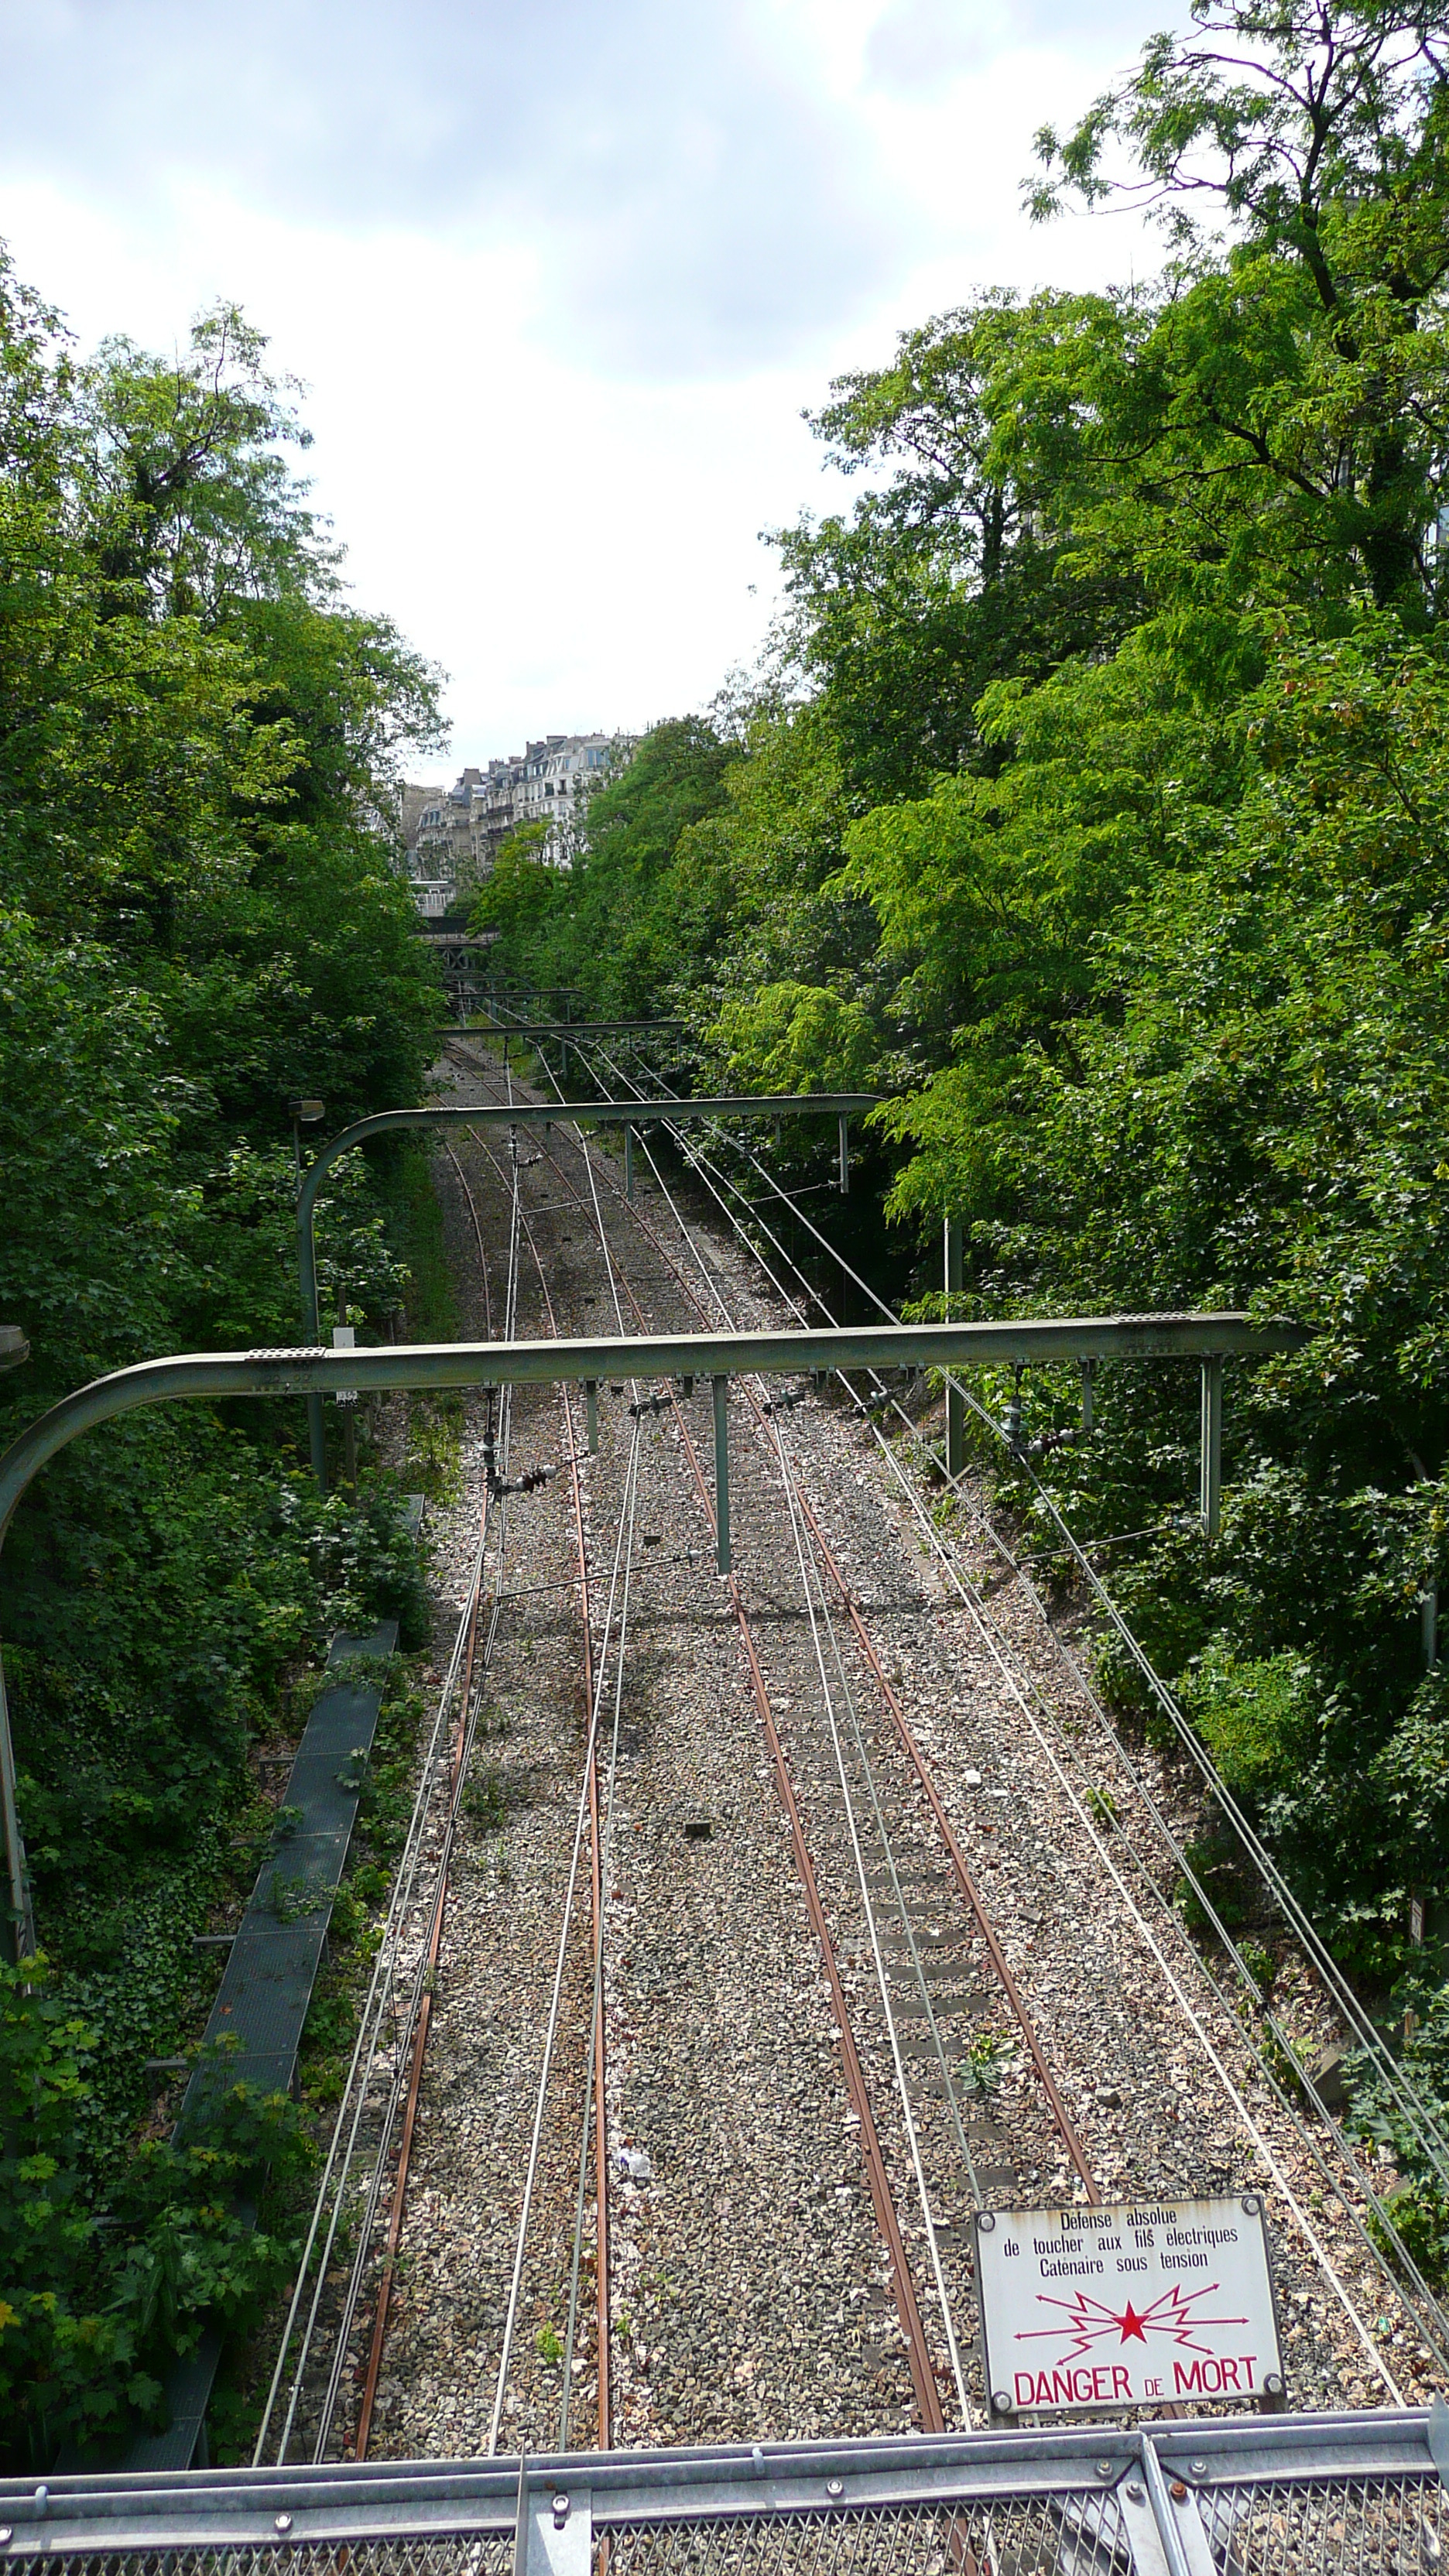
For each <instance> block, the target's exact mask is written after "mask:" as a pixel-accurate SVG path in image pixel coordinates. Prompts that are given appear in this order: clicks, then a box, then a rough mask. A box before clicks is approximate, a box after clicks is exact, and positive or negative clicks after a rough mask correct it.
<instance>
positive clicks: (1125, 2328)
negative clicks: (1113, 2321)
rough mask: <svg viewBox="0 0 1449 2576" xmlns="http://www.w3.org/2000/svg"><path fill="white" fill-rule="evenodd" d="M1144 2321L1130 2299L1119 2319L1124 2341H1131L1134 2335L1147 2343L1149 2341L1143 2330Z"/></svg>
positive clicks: (1140, 2341) (1141, 2341) (1139, 2340)
mask: <svg viewBox="0 0 1449 2576" xmlns="http://www.w3.org/2000/svg"><path fill="white" fill-rule="evenodd" d="M1142 2322H1143V2321H1142V2319H1141V2317H1139V2315H1138V2314H1137V2311H1136V2309H1135V2308H1134V2307H1133V2305H1132V2302H1131V2300H1130V2299H1129V2300H1128V2302H1127V2305H1126V2307H1125V2308H1124V2309H1123V2311H1122V2314H1121V2315H1120V2317H1119V2318H1118V2319H1117V2323H1118V2325H1119V2326H1120V2327H1121V2329H1122V2341H1123V2342H1124V2343H1130V2342H1131V2340H1132V2338H1133V2336H1134V2335H1135V2336H1136V2338H1137V2340H1138V2342H1139V2343H1145V2342H1146V2341H1147V2337H1146V2335H1145V2334H1144V2333H1143V2331H1142Z"/></svg>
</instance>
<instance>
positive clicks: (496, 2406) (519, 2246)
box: [486, 1422, 642, 2459]
mask: <svg viewBox="0 0 1449 2576" xmlns="http://www.w3.org/2000/svg"><path fill="white" fill-rule="evenodd" d="M641 1430H642V1426H641V1425H640V1423H638V1422H636V1423H635V1425H634V1434H633V1439H632V1441H631V1443H630V1450H629V1464H628V1468H627V1471H626V1479H625V1494H624V1507H623V1509H622V1510H621V1512H620V1515H619V1535H618V1540H617V1543H616V1546H615V1550H614V1566H613V1572H612V1574H611V1576H610V1582H609V1597H608V1605H607V1609H606V1612H605V1618H604V1634H603V1641H602V1646H601V1651H600V1655H599V1668H598V1679H597V1682H596V1684H595V1691H594V1705H593V1708H592V1710H591V1711H590V1716H589V1741H588V1746H587V1750H586V1755H585V1762H584V1778H583V1784H582V1787H581V1788H580V1791H579V1800H578V1810H577V1817H576V1821H575V1826H574V1841H573V1853H572V1857H571V1859H570V1863H569V1876H568V1886H567V1889H566V1892H565V1896H564V1905H563V1916H562V1921H561V1924H560V1928H559V1942H558V1953H557V1961H556V1965H555V1968H554V1980H553V1992H552V1995H551V1997H550V2001H549V2012H548V2023H547V2027H546V2030H545V2034H544V2044H543V2056H542V2062H541V2065H540V2068H539V2078H538V2090H537V2095H536V2098H535V2105H534V2117H533V2130H532V2135H531V2137H530V2139H529V2148H528V2167H527V2172H526V2175H525V2178H524V2186H523V2206H522V2210H521V2212H520V2215H519V2221H518V2232H517V2237H516V2240H515V2245H514V2257H513V2275H512V2279H511V2281H510V2284H509V2291H508V2305H507V2310H506V2313H505V2317H504V2326H503V2338H502V2344H501V2347H500V2351H499V2358H498V2379H497V2385H496V2388H495V2391H494V2398H493V2412H492V2415H491V2418H490V2421H489V2426H488V2443H487V2454H486V2455H487V2457H488V2458H489V2459H492V2458H493V2456H494V2454H495V2453H496V2451H497V2448H498V2435H499V2431H500V2429H501V2426H502V2421H503V2406H504V2399H505V2396H506V2393H507V2387H508V2369H509V2363H510V2360H511V2357H512V2351H513V2338H514V2333H515V2330H516V2327H517V2321H518V2301H519V2294H520V2290H521V2287H522V2282H523V2262H524V2253H525V2250H526V2245H527V2238H528V2223H529V2219H530V2216H531V2215H532V2209H533V2192H534V2185H535V2182H536V2180H537V2176H538V2159H539V2149H540V2146H541V2143H542V2138H543V2121H544V2112H545V2109H546V2107H547V2102H548V2087H549V2078H550V2075H551V2073H552V2069H553V2051H554V2044H555V2041H556V2039H557V2036H558V2026H559V2014H560V2009H561V2005H562V2000H563V1984H564V1969H565V1966H566V1964H567V1960H568V1945H569V1935H570V1932H571V1930H572V1928H573V1909H574V1900H575V1895H576V1892H577V1887H578V1876H579V1864H580V1859H581V1856H582V1852H583V1846H584V1827H585V1824H586V1823H587V1821H588V1813H589V1770H590V1765H591V1762H592V1759H593V1755H594V1748H595V1746H596V1744H597V1741H598V1733H599V1715H600V1709H601V1705H602V1699H603V1690H604V1682H605V1677H606V1673H607V1667H608V1648H609V1638H610V1634H611V1631H612V1629H613V1618H614V1604H615V1599H616V1597H617V1598H618V1600H619V1625H618V1632H617V1637H616V1639H615V1651H616V1659H617V1668H618V1683H617V1688H618V1689H620V1690H622V1686H623V1659H624V1645H625V1638H626V1634H627V1630H628V1620H629V1582H630V1565H631V1560H632V1556H633V1532H634V1510H635V1504H636V1500H637V1493H638V1471H639V1444H640V1438H641ZM621 1568H622V1573H621Z"/></svg>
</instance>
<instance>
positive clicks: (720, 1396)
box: [710, 1377, 730, 1574]
mask: <svg viewBox="0 0 1449 2576" xmlns="http://www.w3.org/2000/svg"><path fill="white" fill-rule="evenodd" d="M710 1384H711V1386H712V1387H713V1389H714V1530H715V1550H716V1555H717V1559H718V1563H719V1570H720V1572H721V1574H728V1572H729V1570H730V1430H729V1394H730V1382H729V1379H728V1378H727V1377H716V1378H711V1380H710Z"/></svg>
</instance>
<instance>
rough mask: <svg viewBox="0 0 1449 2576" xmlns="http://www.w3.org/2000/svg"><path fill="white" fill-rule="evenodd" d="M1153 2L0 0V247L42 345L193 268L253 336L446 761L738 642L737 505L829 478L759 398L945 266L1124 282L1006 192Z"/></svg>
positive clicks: (615, 707)
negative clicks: (443, 688)
mask: <svg viewBox="0 0 1449 2576" xmlns="http://www.w3.org/2000/svg"><path fill="white" fill-rule="evenodd" d="M1161 14H1162V13H1161V11H1160V10H1159V9H1158V8H1157V7H1156V6H1152V5H1146V6H1141V7H1134V8H1132V9H1131V10H1130V11H1126V10H1124V8H1123V7H1122V6H1120V5H1119V6H1118V8H1117V9H1116V10H1115V11H1114V12H1113V13H1112V14H1111V15H1109V16H1106V17H1103V18H1101V19H1099V20H1098V21H1096V22H1094V24H1093V26H1092V27H1090V28H1084V27H1083V26H1082V25H1081V23H1080V22H1079V20H1077V19H1076V18H1075V17H1068V16H1067V14H1066V13H1065V12H1064V11H1063V10H1061V9H1060V8H1048V7H1045V6H1042V5H1035V4H1034V5H1032V6H1031V7H1030V8H1028V7H1027V6H1026V5H1025V0H1021V5H1018V0H969V5H959V6H958V5H956V0H888V5H883V0H699V5H697V6H695V7H693V8H691V9H689V10H679V9H678V8H677V6H675V5H674V0H616V4H615V5H614V6H612V7H611V8H610V10H609V11H607V12H603V11H600V10H598V9H597V8H590V7H588V6H586V5H585V0H530V5H529V6H528V7H526V8H525V7H524V6H522V5H521V0H506V5H505V0H483V5H469V6H463V5H461V0H459V4H458V5H455V0H418V5H415V6H412V7H409V8H407V9H406V10H405V9H403V8H402V7H400V6H398V5H395V0H360V4H359V5H354V6H351V7H349V8H348V9H347V10H346V11H343V10H341V9H340V8H334V7H332V6H324V5H322V0H311V5H306V0H304V5H302V6H300V7H297V6H291V7H288V8H285V9H284V8H283V7H282V5H281V0H252V5H251V6H250V7H249V8H248V9H247V10H246V11H239V10H236V9H234V8H233V7H231V6H230V5H229V0H210V5H207V0H184V5H183V0H84V5H80V0H44V5H41V0H10V5H9V6H8V8H7V7H6V5H5V0H0V22H3V24H4V26H5V32H6V43H7V51H8V55H9V65H10V71H11V75H12V76H11V78H10V79H9V80H8V81H7V84H6V88H5V91H4V93H3V94H0V234H3V235H4V236H6V237H7V238H8V239H9V241H10V243H11V246H12V249H13V252H14V255H15V259H16V265H17V267H18V269H19V271H20V273H21V275H22V276H24V277H26V278H27V279H28V280H30V281H31V282H32V283H33V284H35V285H36V286H37V287H38V288H39V289H40V290H41V291H42V292H43V293H44V294H46V295H47V296H49V297H50V298H52V299H53V300H54V301H56V302H57V303H59V304H60V305H61V306H62V307H63V308H65V309H66V310H67V311H68V312H69V314H70V317H71V319H72V322H73V323H74V325H75V327H76V329H77V331H78V333H79V335H80V337H81V339H82V340H83V342H87V343H88V342H90V341H93V340H94V339H95V338H97V337H99V336H100V335H101V334H102V333H103V332H104V331H106V330H112V329H124V330H126V331H128V332H129V333H130V334H131V335H132V336H133V337H135V338H136V339H138V340H141V341H143V342H146V343H150V344H153V345H159V346H170V345H171V343H172V342H173V341H174V340H175V339H176V338H177V337H178V336H181V335H183V334H184V330H185V326H186V321H187V318H188V316H189V314H190V313H192V312H193V311H195V310H196V309H198V308H199V307H200V306H202V305H204V304H206V303H208V302H210V301H212V300H213V299H214V298H215V297H217V296H218V295H226V296H235V297H236V298H237V299H238V300H239V301H241V302H242V303H243V304H244V305H245V306H246V308H247V310H248V312H249V314H250V315H251V317H252V319H253V320H255V321H257V322H258V323H259V324H260V325H261V326H262V327H263V328H264V329H266V330H267V331H269V332H270V334H271V336H272V344H273V356H274V358H275V359H276V362H277V363H278V365H279V366H281V367H284V368H287V369H292V370H295V372H296V373H298V374H299V375H301V376H303V377H304V378H305V379H307V381H308V383H309V385H310V387H311V393H310V396H309V399H308V401H307V404H306V413H307V417H308V419H309V421H310V423H311V425H312V427H313V429H314V431H315V433H316V444H315V447H314V450H313V454H312V458H311V460H310V462H311V466H312V470H313V472H314V474H315V477H316V484H317V497H318V500H319V501H320V503H321V505H322V507H323V508H325V509H326V510H328V511H330V513H331V514H332V516H333V518H334V520H335V522H336V526H337V530H338V533H339V535H340V536H341V537H342V538H343V540H344V541H345V543H346V545H347V547H348V550H349V564H350V571H351V575H352V579H353V582H354V585H355V589H356V593H357V596H358V598H359V599H360V601H362V602H363V603H364V604H365V605H367V606H370V607H377V608H383V609H386V610H387V611H388V612H389V613H390V614H391V615H392V616H393V617H395V619H396V620H397V622H398V623H399V625H400V626H401V627H402V628H403V630H404V631H405V632H406V633H407V634H409V635H410V637H411V638H412V640H413V641H414V642H415V643H416V644H417V645H418V646H419V647H420V648H421V649H422V650H424V651H425V652H427V653H429V654H431V655H432V656H434V657H435V658H436V659H437V660H439V661H440V662H442V663H443V664H444V665H445V666H446V667H447V668H448V669H449V671H450V672H451V674H452V680H451V685H450V690H449V704H450V708H451V711H452V717H453V721H454V725H455V743H454V756H455V757H456V758H457V759H463V758H477V757H479V756H480V755H486V754H488V753H490V752H496V751H503V750H506V749H509V748H510V747H513V746H514V745H516V744H517V743H519V742H520V741H521V740H522V739H523V737H524V736H525V734H528V733H535V734H536V733H540V732H543V731H546V730H549V729H558V728H560V727H573V726H574V725H576V724H577V725H583V724H601V725H608V726H612V725H614V724H616V723H618V724H627V725H634V724H638V723H641V722H645V721H648V720H649V719H650V718H652V717H655V716H658V715H663V714H667V713H671V712H677V711H679V710H681V709H683V708H685V707H687V706H690V705H698V704H700V703H701V702H702V701H703V700H705V699H706V698H708V697H709V696H710V695H711V694H712V693H713V690H714V689H715V687H716V686H717V685H718V683H719V681H720V679H721V678H722V676H723V674H724V672H725V670H726V668H727V667H728V666H729V665H730V664H731V663H732V662H734V661H737V660H740V659H742V658H747V657H748V656H749V655H751V654H752V652H753V651H754V650H755V649H756V647H757V645H758V642H759V639H760V637H761V635H762V633H763V630H764V626H765V623H766V619H767V616H768V612H769V608H770V604H771V597H772V589H773V578H772V570H771V558H770V557H769V556H768V555H767V554H766V552H765V551H764V550H763V549H761V548H760V547H759V545H758V544H757V542H756V538H757V531H758V530H759V529H760V528H761V527H763V526H765V525H768V524H775V523H779V522H781V521H787V520H791V519H793V518H794V517H795V516H796V514H797V512H798V510H799V509H800V507H801V506H808V507H819V506H821V504H822V502H823V501H825V500H826V499H827V498H830V497H832V496H833V491H834V487H833V486H832V485H830V484H828V483H823V482H822V479H821V472H820V453H819V450H818V449H817V448H816V446H815V444H814V442H813V441H812V439H811V438H810V436H809V433H808V431H807V430H806V429H805V427H804V426H803V424H802V423H801V421H800V419H799V416H798V415H799V412H800V410H801V408H802V407H803V406H804V405H806V404H813V403H818V402H819V401H820V400H821V398H822V397H823V395H824V393H825V389H826V385H827V382H828V378H829V376H830V374H831V373H832V372H834V371H836V370H837V369H839V368H841V367H845V366H850V365H859V364H862V363H869V362H870V361H871V360H873V359H875V358H878V357H884V356H885V355H887V354H888V352H889V348H890V345H891V341H892V337H893V334H894V332H895V330H896V329H898V328H901V327H904V326H905V325H906V324H908V323H910V322H912V321H916V320H920V319H922V318H923V317H924V316H925V315H926V314H927V313H929V312H931V311H933V310H939V309H940V308H941V307H942V306H943V305H945V304H948V303H951V302H955V301H958V300H960V299H961V298H963V297H964V296H965V295H967V294H969V293H970V292H971V291H972V289H973V288H974V287H976V286H978V285H981V284H985V283H987V282H999V283H1006V284H1014V285H1018V286H1021V287H1029V286H1031V285H1033V284H1035V283H1038V282H1041V281H1044V280H1047V279H1052V280H1054V281H1056V282H1059V283H1062V284H1090V283H1097V282H1101V281H1102V280H1104V279H1105V278H1107V277H1109V276H1111V275H1121V274H1125V273H1126V271H1127V270H1128V269H1129V267H1131V266H1133V265H1135V266H1136V268H1137V269H1138V271H1139V273H1140V272H1141V270H1142V268H1143V266H1144V265H1145V264H1147V263H1148V262H1149V261H1150V260H1151V257H1152V253H1151V251H1150V250H1149V249H1144V247H1143V245H1142V243H1141V239H1140V236H1139V234H1138V233H1137V231H1136V228H1135V226H1133V225H1131V224H1129V223H1126V222H1125V221H1124V220H1123V219H1121V218H1116V219H1113V218H1108V219H1106V220H1104V221H1093V222H1080V223H1074V224H1069V225H1065V226H1058V227H1055V228H1053V229H1052V230H1051V231H1050V232H1049V233H1046V234H1043V233H1033V232H1032V231H1031V230H1030V229H1029V227H1028V226H1027V225H1026V224H1025V223H1024V221H1023V220H1022V218H1021V216H1020V214H1019V212H1018V208H1017V183H1018V181H1019V180H1020V178H1021V176H1022V174H1023V172H1024V170H1025V168H1026V166H1027V163H1028V160H1029V157H1030V138H1031V134H1032V131H1033V130H1034V128H1035V127H1036V126H1037V125H1038V124H1039V123H1040V122H1042V121H1043V119H1044V118H1058V119H1062V118H1066V117H1068V116H1070V115H1071V114H1072V113H1073V112H1074V111H1076V110H1077V109H1079V108H1080V107H1081V106H1082V105H1084V104H1085V102H1086V101H1087V100H1088V99H1089V98H1090V97H1091V96H1092V95H1093V94H1094V93H1095V91H1096V90H1097V89H1098V88H1099V87H1100V86H1101V85H1102V84H1103V81H1104V80H1105V79H1106V78H1107V77H1108V75H1109V74H1110V73H1111V72H1112V71H1113V70H1114V69H1115V68H1117V67H1118V66H1119V65H1120V64H1121V63H1122V61H1123V60H1124V59H1126V58H1129V57H1130V55H1131V54H1132V52H1133V51H1135V49H1136V46H1137V45H1138V44H1139V43H1140V41H1141V40H1142V38H1143V36H1144V35H1145V34H1146V33H1147V31H1148V30H1149V29H1150V28H1151V27H1152V26H1153V25H1155V24H1156V23H1157V22H1158V20H1159V18H1160V16H1161ZM57 99H63V100H64V101H65V112H64V114H63V115H61V116H57V114H56V111H55V102H56V100H57ZM752 584H753V585H755V595H754V596H751V585H752Z"/></svg>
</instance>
